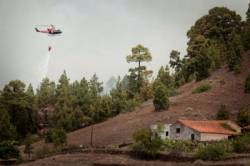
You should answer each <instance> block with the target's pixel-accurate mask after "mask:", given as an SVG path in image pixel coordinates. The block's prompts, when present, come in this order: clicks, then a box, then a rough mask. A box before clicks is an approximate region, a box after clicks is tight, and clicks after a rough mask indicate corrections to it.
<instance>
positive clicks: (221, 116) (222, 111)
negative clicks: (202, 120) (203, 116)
mask: <svg viewBox="0 0 250 166" xmlns="http://www.w3.org/2000/svg"><path fill="white" fill-rule="evenodd" d="M216 117H217V118H216V119H218V120H228V119H229V112H228V111H227V110H226V105H224V104H222V105H221V106H220V108H219V110H218V112H217V115H216Z"/></svg>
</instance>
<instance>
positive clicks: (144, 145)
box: [131, 128, 163, 159]
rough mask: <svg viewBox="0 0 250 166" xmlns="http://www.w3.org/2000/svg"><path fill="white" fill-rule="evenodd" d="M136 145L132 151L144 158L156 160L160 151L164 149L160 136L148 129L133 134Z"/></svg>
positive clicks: (133, 145) (134, 144)
mask: <svg viewBox="0 0 250 166" xmlns="http://www.w3.org/2000/svg"><path fill="white" fill-rule="evenodd" d="M133 139H134V141H135V142H134V143H133V144H132V146H131V148H132V151H133V152H134V153H135V154H136V155H138V156H140V157H143V158H147V159H151V158H155V157H156V156H157V154H158V152H159V151H160V150H162V149H163V140H162V139H161V138H160V137H159V136H158V134H157V132H153V131H151V130H150V129H148V128H143V129H138V130H136V131H135V132H134V134H133Z"/></svg>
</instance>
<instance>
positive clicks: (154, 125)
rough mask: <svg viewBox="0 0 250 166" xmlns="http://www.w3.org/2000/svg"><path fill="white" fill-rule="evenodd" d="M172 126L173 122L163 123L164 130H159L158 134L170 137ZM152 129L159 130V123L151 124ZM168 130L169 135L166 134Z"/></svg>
mask: <svg viewBox="0 0 250 166" xmlns="http://www.w3.org/2000/svg"><path fill="white" fill-rule="evenodd" d="M170 126H171V124H164V125H162V127H163V128H162V131H161V132H158V134H159V135H160V137H161V138H162V139H167V138H170ZM150 128H151V130H157V128H158V124H153V125H151V126H150ZM167 132H168V136H167V135H166V133H167Z"/></svg>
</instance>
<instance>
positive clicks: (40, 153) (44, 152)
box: [35, 146, 56, 158]
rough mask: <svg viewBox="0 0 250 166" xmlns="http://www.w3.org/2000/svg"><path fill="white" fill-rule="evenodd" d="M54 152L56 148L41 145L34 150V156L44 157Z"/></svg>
mask: <svg viewBox="0 0 250 166" xmlns="http://www.w3.org/2000/svg"><path fill="white" fill-rule="evenodd" d="M55 153H56V149H51V148H48V147H46V146H43V147H42V148H41V149H37V150H36V151H35V156H36V158H44V157H48V156H51V155H53V154H55Z"/></svg>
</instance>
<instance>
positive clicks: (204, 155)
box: [195, 141, 231, 160]
mask: <svg viewBox="0 0 250 166" xmlns="http://www.w3.org/2000/svg"><path fill="white" fill-rule="evenodd" d="M227 142H228V141H227ZM229 149H230V148H229V147H228V144H225V143H223V142H220V143H214V144H208V145H206V146H204V147H201V148H199V149H198V151H197V152H196V154H195V157H196V158H198V159H202V160H222V159H225V158H226V157H228V155H229V153H228V152H229ZM230 150H231V149H230Z"/></svg>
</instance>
